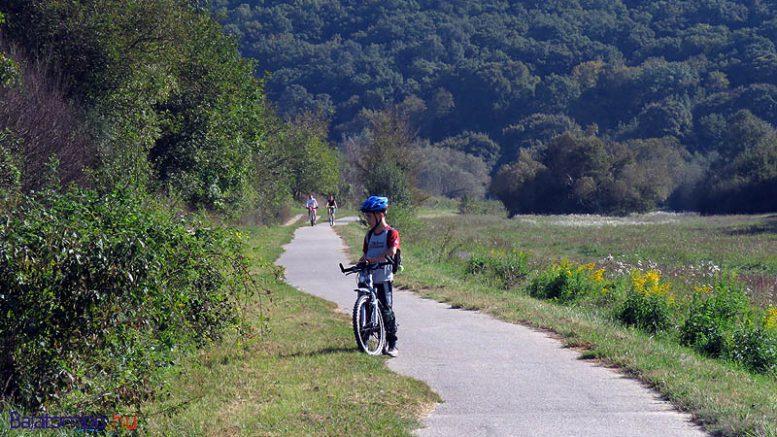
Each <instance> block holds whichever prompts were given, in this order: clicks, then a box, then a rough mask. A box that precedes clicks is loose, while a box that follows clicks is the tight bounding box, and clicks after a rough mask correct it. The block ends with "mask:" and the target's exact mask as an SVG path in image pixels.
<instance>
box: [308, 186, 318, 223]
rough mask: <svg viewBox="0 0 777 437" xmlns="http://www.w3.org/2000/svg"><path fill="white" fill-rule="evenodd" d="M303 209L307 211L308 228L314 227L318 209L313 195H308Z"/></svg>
mask: <svg viewBox="0 0 777 437" xmlns="http://www.w3.org/2000/svg"><path fill="white" fill-rule="evenodd" d="M305 208H307V210H308V216H309V218H310V226H314V225H315V224H316V220H318V215H317V211H316V210H317V209H318V201H317V200H316V198H315V196H313V193H310V195H308V201H307V202H305Z"/></svg>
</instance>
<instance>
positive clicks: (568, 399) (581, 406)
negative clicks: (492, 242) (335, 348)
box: [278, 223, 704, 436]
mask: <svg viewBox="0 0 777 437" xmlns="http://www.w3.org/2000/svg"><path fill="white" fill-rule="evenodd" d="M345 250H346V248H345V246H344V244H343V242H342V240H341V239H340V238H339V237H338V236H337V234H335V232H334V231H333V230H332V229H331V228H330V227H329V225H328V224H327V223H322V224H319V225H317V226H315V227H311V226H303V227H300V228H299V229H298V230H297V231H296V234H295V237H294V240H293V241H292V242H291V243H290V244H288V245H287V246H286V251H285V253H284V254H283V255H282V256H281V257H280V258H279V260H278V264H279V265H282V266H284V267H285V268H286V279H287V281H288V282H289V283H290V284H292V285H293V286H295V287H297V288H299V289H300V290H303V291H305V292H307V293H310V294H313V295H315V296H319V297H321V298H324V299H327V300H329V301H332V302H335V303H337V305H338V306H339V307H340V308H341V309H342V310H344V311H346V312H348V313H349V314H350V311H351V309H352V308H353V302H354V300H355V298H356V294H355V293H354V292H353V288H354V285H355V279H353V276H349V277H347V278H346V277H345V276H343V275H342V274H341V273H340V270H339V268H338V266H337V264H338V263H339V262H342V263H343V264H346V263H347V259H348V257H347V255H346V252H345ZM394 309H395V311H396V314H397V321H398V322H399V332H398V337H399V343H398V347H399V351H400V355H399V357H397V358H393V359H391V360H389V361H388V366H389V367H390V368H391V369H392V370H393V371H396V372H398V373H401V374H403V375H408V376H411V377H414V378H417V379H420V380H422V381H425V382H426V383H427V384H429V386H430V387H432V389H433V390H434V391H436V392H437V393H439V394H440V396H442V398H443V399H444V402H443V403H442V404H440V405H438V406H437V408H436V409H435V411H434V412H433V413H432V414H431V415H430V416H428V417H427V418H426V419H425V420H424V425H425V427H424V428H422V429H420V430H418V431H417V434H419V435H422V436H453V435H461V436H474V435H494V436H504V435H515V436H539V435H547V436H582V435H589V436H680V435H682V436H689V435H704V433H703V432H702V431H701V430H700V429H699V428H698V427H697V426H695V425H694V424H693V423H692V422H691V421H690V416H688V415H686V414H682V413H679V412H677V411H675V410H674V409H673V408H672V406H671V405H669V404H668V403H666V402H663V401H661V400H660V398H659V397H658V396H657V394H656V393H655V392H653V391H651V390H649V389H647V388H645V387H644V386H642V385H641V384H640V383H639V382H637V381H636V380H633V379H630V378H627V377H625V376H623V375H621V374H620V373H618V372H615V371H613V370H610V369H606V368H604V367H601V366H597V365H595V364H593V363H591V362H588V361H584V360H580V359H579V358H578V357H579V355H578V353H577V352H575V351H574V350H570V349H567V348H564V347H562V345H561V343H560V342H559V341H557V340H554V339H552V338H550V337H548V336H547V335H545V334H543V333H540V332H537V331H534V330H532V329H529V328H527V327H524V326H521V325H514V324H510V323H505V322H502V321H499V320H496V319H494V318H493V317H491V316H488V315H485V314H481V313H479V312H475V311H463V310H455V309H451V307H450V306H449V305H445V304H441V303H438V302H435V301H432V300H429V299H423V298H420V297H418V296H417V295H415V294H413V293H410V292H406V291H395V296H394ZM354 348H356V345H355V343H354Z"/></svg>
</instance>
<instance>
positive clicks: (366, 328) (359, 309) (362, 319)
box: [353, 295, 386, 355]
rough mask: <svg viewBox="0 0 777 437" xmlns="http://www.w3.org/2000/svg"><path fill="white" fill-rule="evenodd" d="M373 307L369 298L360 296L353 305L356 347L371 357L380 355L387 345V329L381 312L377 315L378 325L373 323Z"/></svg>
mask: <svg viewBox="0 0 777 437" xmlns="http://www.w3.org/2000/svg"><path fill="white" fill-rule="evenodd" d="M372 311H373V308H372V305H371V304H370V299H369V297H368V296H364V295H362V296H359V298H358V299H356V303H355V304H354V305H353V334H354V336H355V337H356V345H357V346H358V347H359V349H360V350H361V351H362V352H364V353H366V354H369V355H380V354H381V353H382V352H383V347H384V346H385V345H386V327H385V326H384V325H383V316H382V315H381V313H380V311H378V312H377V314H375V321H376V323H374V324H373V322H372Z"/></svg>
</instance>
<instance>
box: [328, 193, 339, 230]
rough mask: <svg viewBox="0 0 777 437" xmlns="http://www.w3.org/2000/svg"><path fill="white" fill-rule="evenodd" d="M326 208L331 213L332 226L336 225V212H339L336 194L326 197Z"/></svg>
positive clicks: (330, 221) (330, 222)
mask: <svg viewBox="0 0 777 437" xmlns="http://www.w3.org/2000/svg"><path fill="white" fill-rule="evenodd" d="M326 208H327V212H328V213H329V224H330V225H331V226H334V224H335V212H337V201H336V200H335V195H334V194H331V193H330V194H329V197H328V198H327V199H326Z"/></svg>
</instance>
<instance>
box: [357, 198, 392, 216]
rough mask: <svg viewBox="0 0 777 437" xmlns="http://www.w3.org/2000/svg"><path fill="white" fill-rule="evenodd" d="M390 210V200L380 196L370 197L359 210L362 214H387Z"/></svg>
mask: <svg viewBox="0 0 777 437" xmlns="http://www.w3.org/2000/svg"><path fill="white" fill-rule="evenodd" d="M387 209H388V198H386V197H380V196H370V197H368V198H367V200H365V201H364V202H363V203H362V207H361V208H359V210H360V211H361V212H386V210H387Z"/></svg>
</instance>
